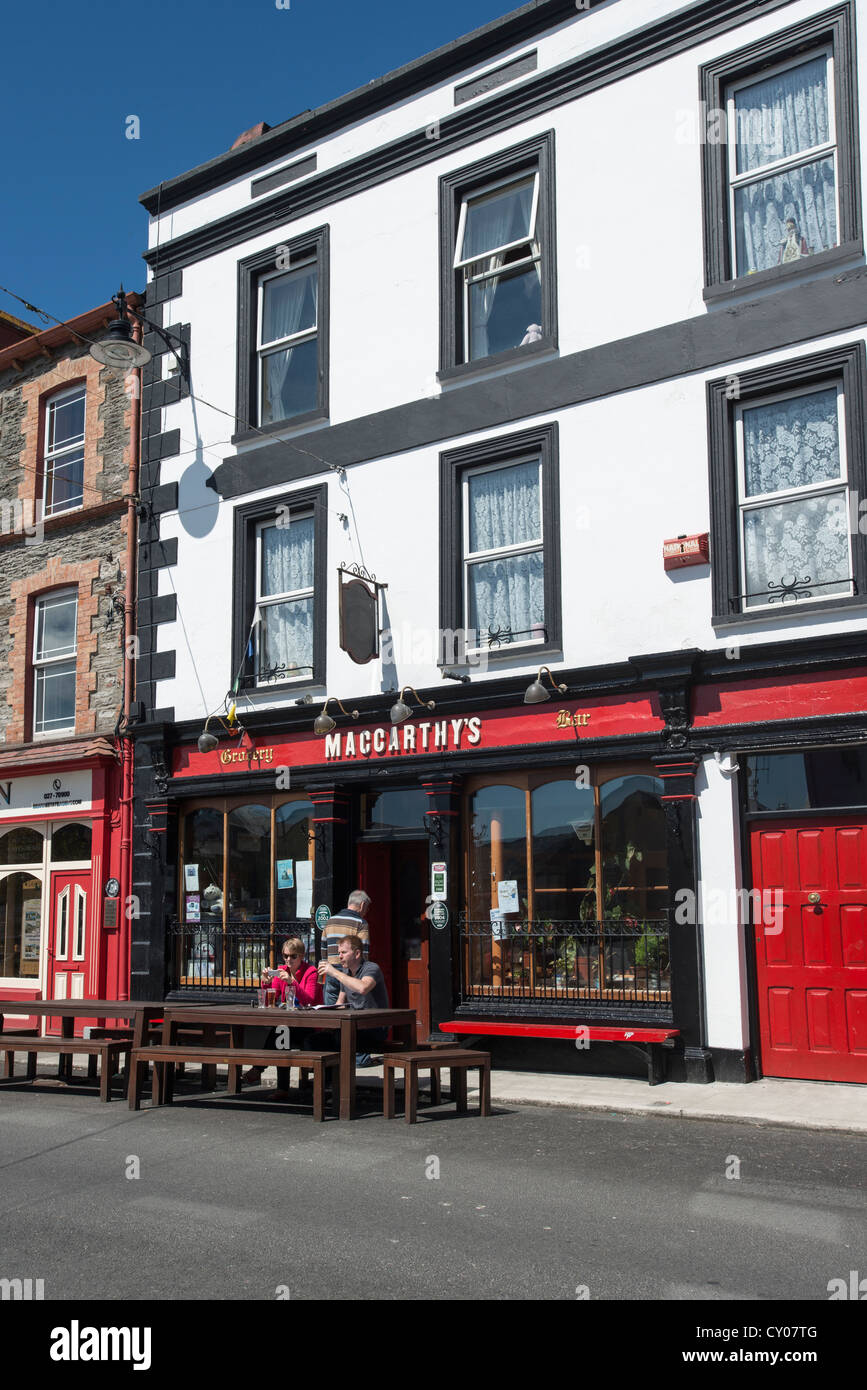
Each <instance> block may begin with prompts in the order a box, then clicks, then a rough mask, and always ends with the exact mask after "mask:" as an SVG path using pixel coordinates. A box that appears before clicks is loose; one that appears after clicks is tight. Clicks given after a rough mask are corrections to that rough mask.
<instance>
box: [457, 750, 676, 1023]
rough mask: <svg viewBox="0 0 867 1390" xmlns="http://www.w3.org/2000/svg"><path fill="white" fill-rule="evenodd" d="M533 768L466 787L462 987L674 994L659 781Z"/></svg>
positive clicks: (517, 992)
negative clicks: (585, 780) (576, 776)
mask: <svg viewBox="0 0 867 1390" xmlns="http://www.w3.org/2000/svg"><path fill="white" fill-rule="evenodd" d="M592 782H593V784H592V785H589V786H584V785H576V783H575V782H574V781H573V780H572V779H571V778H570V779H568V780H567V779H566V778H564V777H562V776H561V775H557V774H544V773H534V774H528V775H525V776H515V777H512V778H504V779H502V780H499V779H497V780H488V781H487V782H481V781H480V782H479V783H478V784H477V785H476V786H475V787H472V786H471V789H470V792H469V795H468V804H467V809H466V817H465V824H466V826H467V835H468V843H467V883H466V903H467V911H466V916H465V919H464V921H463V922H462V924H461V928H460V930H461V936H462V951H461V971H462V993H463V997H464V998H465V999H467V1000H472V999H480V998H496V999H507V998H511V999H522V998H526V999H535V1000H539V1001H540V1002H545V1001H550V1002H555V1003H556V1002H560V1001H564V1000H569V999H571V1000H578V999H585V1000H594V999H595V1000H598V1001H600V1002H602V1001H605V1000H610V1001H635V1002H638V1003H641V1002H642V1001H643V1002H656V1003H667V1002H669V1001H670V980H669V955H668V923H667V906H668V861H667V853H666V842H665V818H664V813H663V810H662V801H661V797H662V782H661V780H660V779H659V778H657V777H655V776H652V775H650V774H648V773H646V772H644V771H640V770H632V769H628V770H625V771H623V770H621V771H620V772H617V771H616V770H613V769H608V770H606V771H605V772H604V774H603V773H600V774H598V775H597V776H595V777H594V778H593V779H592Z"/></svg>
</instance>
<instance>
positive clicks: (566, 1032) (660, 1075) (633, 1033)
mask: <svg viewBox="0 0 867 1390" xmlns="http://www.w3.org/2000/svg"><path fill="white" fill-rule="evenodd" d="M439 1028H440V1031H441V1032H443V1033H458V1034H469V1035H470V1036H471V1037H474V1038H479V1037H498V1038H567V1039H568V1040H569V1041H570V1042H575V1041H576V1039H578V1038H586V1039H587V1040H588V1041H589V1042H591V1043H593V1042H611V1043H626V1044H627V1045H628V1046H630V1047H638V1048H640V1049H646V1053H645V1056H646V1059H647V1081H648V1084H649V1085H651V1086H658V1085H659V1084H660V1083H661V1082H663V1081H664V1080H665V1057H664V1054H663V1048H666V1047H668V1048H670V1047H671V1046H672V1044H673V1042H674V1039H675V1038H677V1037H679V1036H680V1029H679V1028H639V1027H635V1028H618V1027H616V1026H614V1027H612V1026H610V1025H609V1024H601V1025H597V1024H594V1023H518V1022H508V1023H505V1022H497V1021H492V1022H487V1021H486V1020H485V1019H480V1018H471V1019H467V1018H453V1019H451V1021H450V1022H447V1023H440V1024H439Z"/></svg>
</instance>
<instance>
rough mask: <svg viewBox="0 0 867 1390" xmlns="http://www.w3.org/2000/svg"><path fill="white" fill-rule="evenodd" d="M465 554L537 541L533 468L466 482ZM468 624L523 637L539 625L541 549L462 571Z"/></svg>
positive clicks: (520, 466) (492, 473)
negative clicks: (467, 518) (467, 534)
mask: <svg viewBox="0 0 867 1390" xmlns="http://www.w3.org/2000/svg"><path fill="white" fill-rule="evenodd" d="M468 492H469V500H468V509H469V545H470V551H471V553H478V552H479V551H486V550H499V549H502V548H504V547H505V546H512V545H523V544H525V543H527V542H531V541H534V540H539V539H540V537H541V534H542V532H541V497H540V482H539V464H538V463H535V462H534V463H520V464H515V465H513V466H512V467H510V468H497V469H493V470H491V471H490V472H487V473H477V474H475V475H473V476H471V477H470V479H469V487H468ZM467 582H468V585H469V624H470V626H471V627H472V628H474V629H475V630H476V631H477V632H481V633H482V634H485V633H487V632H488V630H489V629H493V630H495V631H503V630H504V629H510V630H511V631H512V632H520V633H526V634H529V633H530V632H531V631H532V629H533V626H534V624H539V625H541V624H544V621H545V593H544V562H543V555H542V551H541V549H539V550H535V551H531V552H529V553H526V554H523V555H512V556H507V557H504V558H503V559H501V560H486V561H483V562H481V563H476V564H471V565H470V566H469V567H468V572H467Z"/></svg>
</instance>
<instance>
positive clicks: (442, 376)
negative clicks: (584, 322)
mask: <svg viewBox="0 0 867 1390" xmlns="http://www.w3.org/2000/svg"><path fill="white" fill-rule="evenodd" d="M556 351H557V339H556V338H555V337H549V338H541V339H540V340H539V342H538V343H527V345H526V347H516V348H509V350H508V352H497V353H495V354H494V356H493V357H481V358H479V359H478V360H476V361H474V362H459V363H458V364H457V366H454V367H443V369H442V370H441V371H439V372H437V381H441V382H450V381H461V380H463V378H464V377H471V376H480V375H482V374H484V373H485V372H493V371H496V370H497V369H498V368H503V367H515V366H517V365H518V364H519V363H521V362H524V361H526V360H527V359H533V358H535V357H538V356H539V355H540V354H542V353H554V352H556Z"/></svg>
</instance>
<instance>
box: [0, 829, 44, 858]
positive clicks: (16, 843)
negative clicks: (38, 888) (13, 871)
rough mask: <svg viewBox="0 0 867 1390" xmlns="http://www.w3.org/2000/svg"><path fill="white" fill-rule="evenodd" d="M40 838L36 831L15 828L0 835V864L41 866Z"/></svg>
mask: <svg viewBox="0 0 867 1390" xmlns="http://www.w3.org/2000/svg"><path fill="white" fill-rule="evenodd" d="M42 843H43V841H42V836H41V835H40V833H39V831H38V830H31V829H29V827H27V826H16V827H15V829H14V830H7V831H6V834H5V835H0V864H41V863H42Z"/></svg>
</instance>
